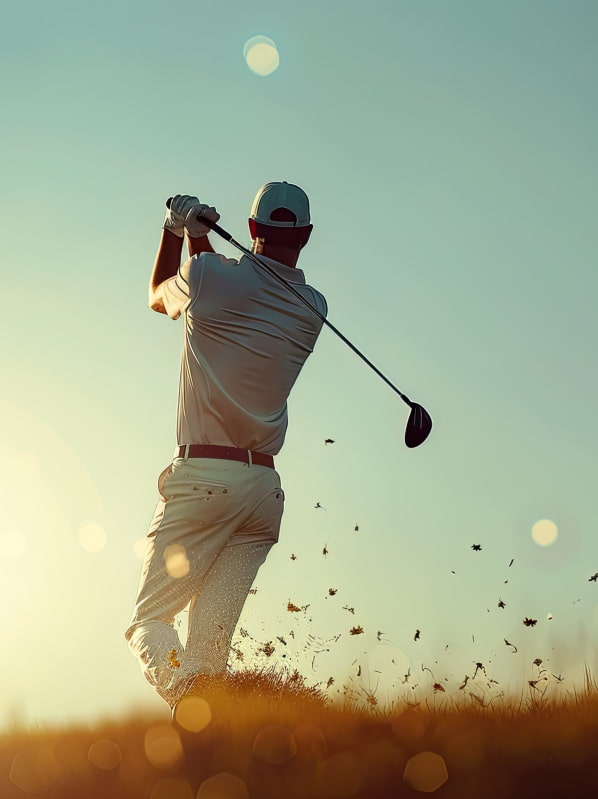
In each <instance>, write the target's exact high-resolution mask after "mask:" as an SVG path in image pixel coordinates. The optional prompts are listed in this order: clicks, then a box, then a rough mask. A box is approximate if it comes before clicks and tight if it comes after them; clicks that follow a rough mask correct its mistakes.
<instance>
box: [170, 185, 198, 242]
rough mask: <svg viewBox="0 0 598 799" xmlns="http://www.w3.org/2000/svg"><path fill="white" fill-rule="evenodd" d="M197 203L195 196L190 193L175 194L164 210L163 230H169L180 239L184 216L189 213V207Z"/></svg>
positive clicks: (183, 231) (183, 228) (182, 231)
mask: <svg viewBox="0 0 598 799" xmlns="http://www.w3.org/2000/svg"><path fill="white" fill-rule="evenodd" d="M198 203H199V199H198V198H197V197H193V196H191V195H190V194H175V196H174V197H173V198H172V200H171V203H170V208H168V209H167V210H166V216H165V217H164V224H163V225H162V227H163V229H164V230H169V231H170V232H171V233H174V235H175V236H178V237H179V238H180V239H182V238H183V236H184V235H185V217H186V216H187V214H188V213H189V209H190V208H193V206H194V205H197V204H198Z"/></svg>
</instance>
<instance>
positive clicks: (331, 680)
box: [326, 677, 334, 688]
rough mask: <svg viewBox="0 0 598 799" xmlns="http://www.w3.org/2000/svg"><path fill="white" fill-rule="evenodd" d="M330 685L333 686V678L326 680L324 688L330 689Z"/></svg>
mask: <svg viewBox="0 0 598 799" xmlns="http://www.w3.org/2000/svg"><path fill="white" fill-rule="evenodd" d="M331 685H334V677H329V678H328V682H327V683H326V688H330V686H331Z"/></svg>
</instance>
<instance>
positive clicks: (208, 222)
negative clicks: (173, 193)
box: [166, 197, 231, 241]
mask: <svg viewBox="0 0 598 799" xmlns="http://www.w3.org/2000/svg"><path fill="white" fill-rule="evenodd" d="M171 203H172V197H169V198H168V199H167V200H166V207H167V208H170V204H171ZM197 217H198V219H200V218H201V221H202V222H203V224H204V225H207V226H208V227H209V228H210V230H213V231H214V233H218V235H219V236H222V238H223V239H226V241H230V240H231V235H230V233H227V232H226V230H225V229H224V228H221V227H220V225H217V224H216V222H212V220H211V219H207V218H206V217H205V216H202V215H201V214H198V215H197Z"/></svg>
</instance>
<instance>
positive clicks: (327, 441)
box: [324, 438, 334, 444]
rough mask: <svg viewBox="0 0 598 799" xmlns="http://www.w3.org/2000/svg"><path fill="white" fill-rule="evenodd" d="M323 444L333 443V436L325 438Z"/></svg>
mask: <svg viewBox="0 0 598 799" xmlns="http://www.w3.org/2000/svg"><path fill="white" fill-rule="evenodd" d="M324 444H334V439H333V438H327V439H326V440H325V441H324Z"/></svg>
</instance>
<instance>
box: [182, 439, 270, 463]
mask: <svg viewBox="0 0 598 799" xmlns="http://www.w3.org/2000/svg"><path fill="white" fill-rule="evenodd" d="M174 457H175V458H221V459H222V460H227V461H243V463H247V464H249V465H250V466H251V464H252V463H256V464H257V465H258V466H267V467H268V468H269V469H273V468H274V458H273V457H272V455H266V454H265V453H263V452H254V451H253V450H250V449H239V448H238V447H223V446H220V445H217V444H186V445H185V444H182V445H181V446H180V447H177V449H176V450H175V453H174Z"/></svg>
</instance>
